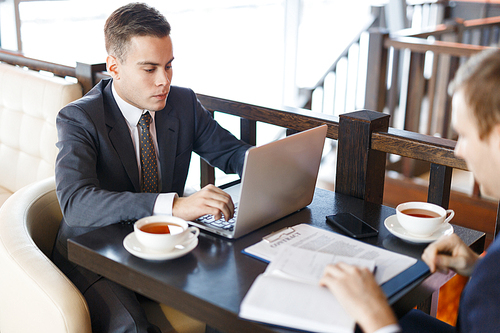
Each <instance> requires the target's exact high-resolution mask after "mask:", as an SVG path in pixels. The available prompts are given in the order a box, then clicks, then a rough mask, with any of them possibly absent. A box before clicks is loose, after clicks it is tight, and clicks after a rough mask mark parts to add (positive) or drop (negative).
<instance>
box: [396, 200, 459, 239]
mask: <svg viewBox="0 0 500 333" xmlns="http://www.w3.org/2000/svg"><path fill="white" fill-rule="evenodd" d="M448 214H449V215H448ZM454 215H455V212H454V211H453V210H451V209H448V210H446V209H444V208H443V207H441V206H438V205H435V204H432V203H428V202H418V201H414V202H405V203H402V204H400V205H398V206H397V207H396V216H397V219H398V222H399V224H400V225H401V226H402V227H403V228H405V229H406V230H407V231H409V232H410V233H412V234H414V235H415V236H419V237H428V236H430V235H432V234H433V233H434V232H435V231H436V230H437V229H438V228H439V227H441V226H442V225H443V224H444V223H448V222H449V221H450V220H451V219H452V218H453V216H454Z"/></svg>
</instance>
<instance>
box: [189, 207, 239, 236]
mask: <svg viewBox="0 0 500 333" xmlns="http://www.w3.org/2000/svg"><path fill="white" fill-rule="evenodd" d="M237 212H238V206H237V205H235V206H234V215H233V218H231V219H230V220H229V221H226V220H225V219H224V215H222V218H221V219H218V220H216V219H215V217H214V216H213V215H211V214H207V215H203V216H202V217H199V218H197V219H196V221H197V222H200V223H203V224H206V225H209V226H211V227H215V228H220V229H223V230H228V231H233V229H234V222H235V221H236V214H237Z"/></svg>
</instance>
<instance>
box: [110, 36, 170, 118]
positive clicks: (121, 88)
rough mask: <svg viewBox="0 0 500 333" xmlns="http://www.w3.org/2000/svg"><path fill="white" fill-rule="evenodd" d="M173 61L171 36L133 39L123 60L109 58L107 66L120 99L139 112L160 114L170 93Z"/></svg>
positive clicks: (137, 37) (136, 37)
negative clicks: (142, 110) (144, 110)
mask: <svg viewBox="0 0 500 333" xmlns="http://www.w3.org/2000/svg"><path fill="white" fill-rule="evenodd" d="M173 60H174V55H173V49H172V40H171V39H170V36H166V37H162V38H158V37H152V36H135V37H132V38H131V40H130V42H129V45H128V49H127V52H126V55H125V59H123V61H120V60H118V59H116V58H115V57H114V56H111V55H110V56H108V58H107V66H108V72H109V73H110V74H111V76H112V77H113V80H114V85H115V89H116V92H117V93H118V95H120V97H121V98H122V99H123V100H125V101H126V102H128V103H130V104H132V105H134V106H136V107H138V108H140V109H146V110H150V111H159V110H162V109H163V108H164V107H165V104H166V101H167V96H168V93H169V91H170V83H171V81H172V61H173Z"/></svg>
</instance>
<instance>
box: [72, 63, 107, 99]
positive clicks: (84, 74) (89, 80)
mask: <svg viewBox="0 0 500 333" xmlns="http://www.w3.org/2000/svg"><path fill="white" fill-rule="evenodd" d="M105 70H106V64H104V63H101V64H93V65H90V64H84V63H81V62H77V63H76V69H75V73H76V78H77V79H78V82H79V83H80V84H81V85H82V87H83V94H86V93H88V92H89V91H90V89H92V87H94V85H95V84H96V83H97V82H95V81H96V80H95V73H97V72H102V71H105Z"/></svg>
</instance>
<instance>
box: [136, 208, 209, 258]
mask: <svg viewBox="0 0 500 333" xmlns="http://www.w3.org/2000/svg"><path fill="white" fill-rule="evenodd" d="M134 233H135V236H136V238H137V240H138V241H139V243H141V244H142V245H144V247H146V248H148V249H151V250H155V251H161V252H168V251H172V250H173V249H174V248H175V246H176V245H183V246H186V245H187V244H189V243H190V242H192V241H193V240H194V239H195V238H197V237H198V235H199V234H200V230H199V229H198V228H196V227H190V226H189V225H188V223H187V222H186V221H184V220H183V219H181V218H178V217H175V216H161V215H158V216H148V217H144V218H142V219H140V220H137V222H135V224H134Z"/></svg>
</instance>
